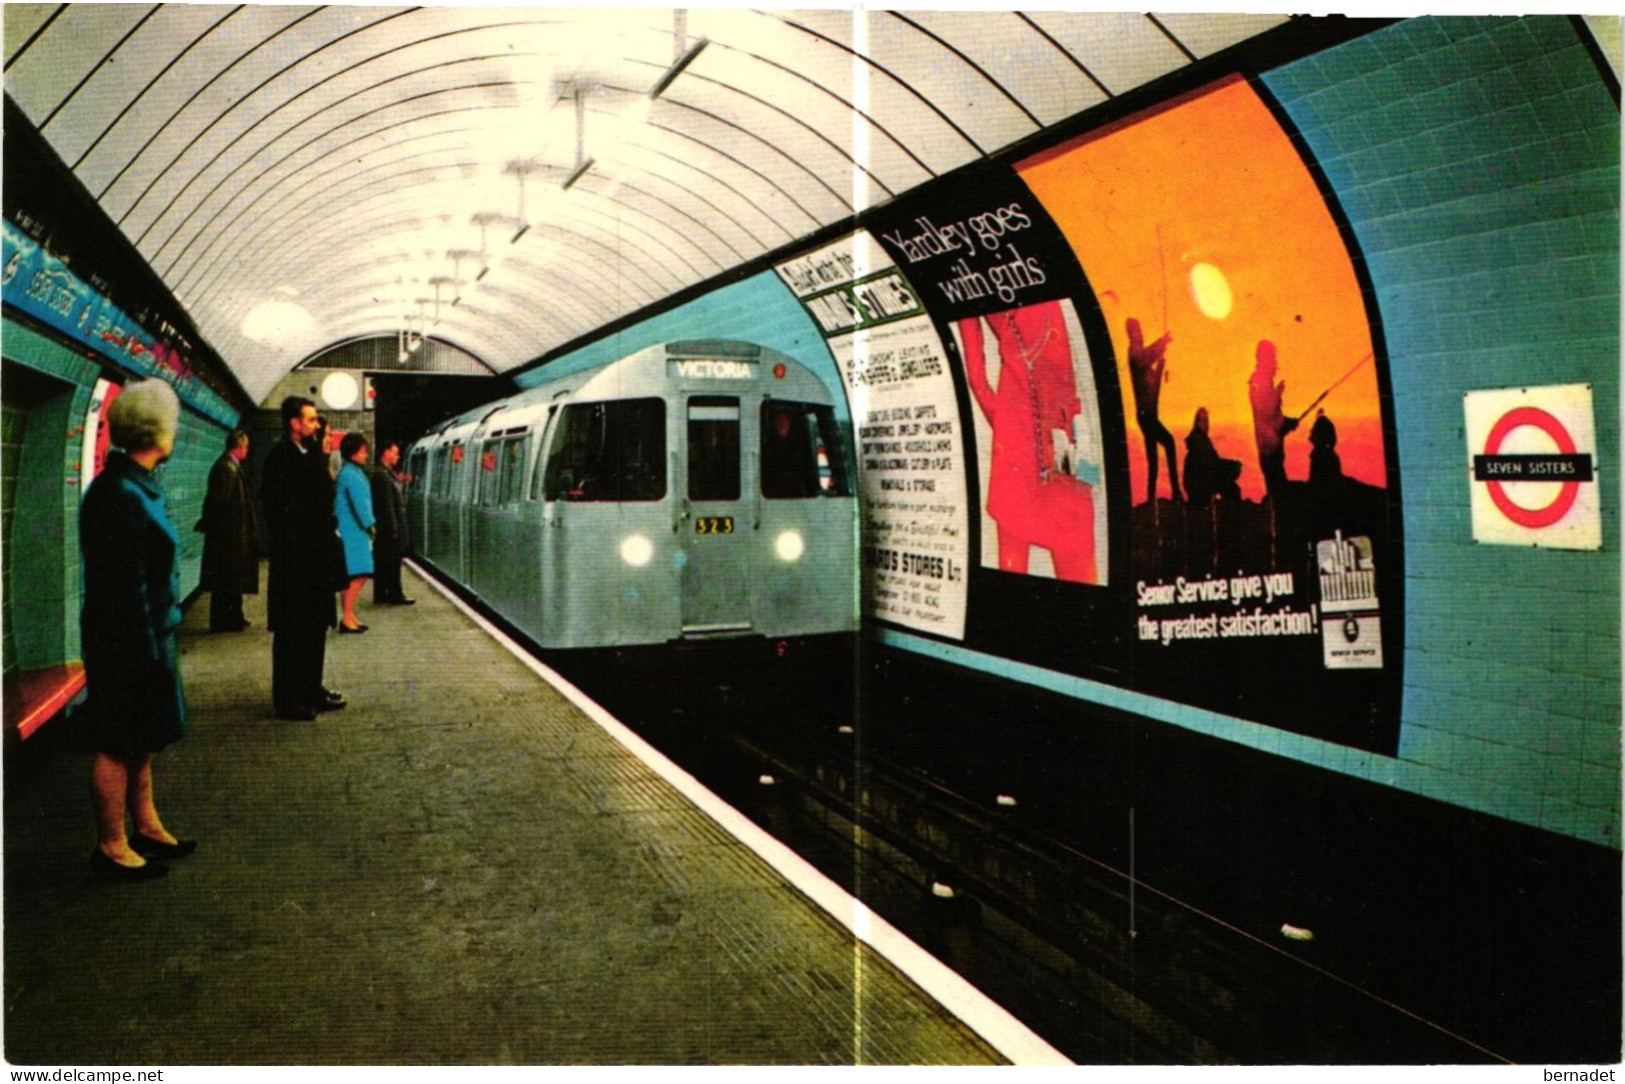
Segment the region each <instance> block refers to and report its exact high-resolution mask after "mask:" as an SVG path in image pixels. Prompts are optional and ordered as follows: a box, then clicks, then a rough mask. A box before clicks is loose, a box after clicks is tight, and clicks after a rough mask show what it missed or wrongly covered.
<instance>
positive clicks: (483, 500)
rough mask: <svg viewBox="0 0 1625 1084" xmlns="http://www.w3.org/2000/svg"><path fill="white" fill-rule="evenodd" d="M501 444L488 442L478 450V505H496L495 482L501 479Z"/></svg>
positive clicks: (492, 441)
mask: <svg viewBox="0 0 1625 1084" xmlns="http://www.w3.org/2000/svg"><path fill="white" fill-rule="evenodd" d="M501 460H502V443H501V442H500V441H495V440H488V441H486V442H485V445H484V447H483V448H482V449H481V450H480V473H479V479H480V481H479V494H478V503H480V504H484V505H492V504H495V503H497V481H498V479H500V478H501V477H502V466H501Z"/></svg>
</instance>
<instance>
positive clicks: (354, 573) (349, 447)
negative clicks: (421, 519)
mask: <svg viewBox="0 0 1625 1084" xmlns="http://www.w3.org/2000/svg"><path fill="white" fill-rule="evenodd" d="M367 452H368V446H367V438H366V437H364V436H362V435H361V434H360V433H346V434H345V435H344V440H343V441H342V442H341V443H340V444H339V455H340V456H342V457H343V459H344V466H342V467H340V468H339V477H338V485H337V486H336V487H335V489H334V492H333V515H334V517H335V518H337V519H338V523H339V538H340V539H342V540H343V541H344V568H345V572H346V574H347V575H348V576H349V582H348V583H347V584H345V587H344V593H343V595H342V598H343V600H344V616H343V617H341V618H339V633H340V634H341V635H342V634H344V633H357V632H366V631H367V626H366V625H363V624H362V623H361V621H360V619H359V618H357V617H356V615H355V604H356V600H357V599H359V598H360V597H361V589H362V588H363V587H365V586H366V585H367V581H368V580H369V579H371V578H372V539H373V535H374V534H376V533H377V531H378V520H377V518H376V517H375V516H374V515H373V512H372V484H371V483H370V482H368V481H367V469H366V468H367Z"/></svg>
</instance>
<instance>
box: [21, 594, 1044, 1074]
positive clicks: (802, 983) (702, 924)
mask: <svg viewBox="0 0 1625 1084" xmlns="http://www.w3.org/2000/svg"><path fill="white" fill-rule="evenodd" d="M411 587H412V589H413V590H412V593H413V594H415V595H416V596H417V598H418V600H419V602H418V605H416V606H412V607H370V606H369V603H368V602H367V601H366V600H363V603H362V606H363V610H362V613H363V620H364V621H366V622H367V623H368V624H369V626H370V631H369V633H368V634H367V635H364V636H344V637H340V636H338V635H336V634H335V635H330V638H329V642H328V648H327V663H326V684H327V685H328V686H329V687H330V688H334V689H337V690H340V691H342V692H343V693H344V694H345V696H346V697H347V698H348V701H349V704H348V707H347V708H346V709H344V710H342V711H337V712H331V713H327V714H323V715H321V716H319V717H318V718H317V719H316V720H315V721H314V722H284V721H279V720H277V719H275V718H273V716H272V713H271V699H270V637H269V635H268V634H267V633H266V632H265V629H264V612H263V595H261V596H258V597H252V596H251V597H250V598H249V599H248V600H247V601H248V603H249V609H248V616H249V618H250V619H251V621H252V622H253V624H252V625H251V627H250V628H249V629H248V630H246V631H245V632H242V633H237V634H211V633H209V632H208V631H207V630H206V618H207V613H206V611H207V606H206V604H205V605H196V604H194V605H193V606H192V607H191V609H190V612H189V613H188V616H187V620H186V624H185V626H184V627H183V629H182V631H181V634H180V640H181V649H182V652H183V661H182V673H183V679H184V681H185V685H186V690H187V698H188V704H189V713H190V724H189V731H188V733H187V735H186V737H185V739H184V740H182V741H181V742H180V743H179V744H177V745H175V746H172V747H171V748H170V749H168V750H166V751H165V752H163V753H162V754H160V755H159V756H158V758H157V760H156V762H155V773H154V777H155V786H156V792H157V796H158V802H159V808H160V810H161V811H162V813H163V815H164V817H165V821H166V824H167V825H168V826H169V827H170V828H171V829H172V830H173V831H174V832H176V834H177V835H180V836H182V837H186V838H196V839H198V840H199V841H200V845H199V848H198V850H197V852H196V853H195V854H193V855H191V856H189V857H187V858H185V859H182V860H177V861H174V862H172V863H170V873H169V875H168V876H167V877H164V878H162V879H159V880H155V881H150V882H141V883H106V882H99V881H95V880H93V879H92V878H91V876H90V872H89V867H88V865H87V859H88V855H89V851H90V849H91V846H92V844H93V842H94V830H93V827H92V820H91V815H90V808H89V801H88V785H87V776H88V763H89V757H88V756H87V755H85V754H83V753H74V752H71V751H69V748H68V743H67V742H66V737H67V735H66V734H65V733H62V734H59V735H57V736H55V737H54V738H48V739H47V742H42V743H40V746H47V747H48V743H49V742H52V741H54V743H55V744H56V745H58V746H61V748H57V749H52V750H50V751H49V752H33V753H31V754H29V755H23V754H18V753H16V751H15V750H13V754H14V755H13V756H12V757H11V760H12V764H11V765H8V767H11V768H12V771H11V772H10V773H9V774H8V778H7V780H6V783H7V786H6V800H5V821H4V829H5V841H4V846H5V998H6V1009H5V1057H6V1060H7V1061H8V1062H9V1063H11V1064H12V1065H63V1064H77V1065H127V1066H139V1065H149V1066H150V1065H227V1066H230V1065H244V1066H253V1065H290V1064H301V1065H505V1064H517V1065H526V1064H530V1065H535V1064H548V1065H685V1064H705V1065H730V1064H732V1065H739V1064H752V1065H856V1064H866V1065H992V1064H1003V1063H1008V1062H1015V1063H1018V1064H1020V1063H1049V1064H1054V1063H1064V1061H1065V1059H1064V1058H1062V1057H1061V1056H1060V1055H1059V1054H1057V1053H1056V1051H1055V1050H1054V1049H1053V1048H1052V1047H1050V1046H1049V1045H1048V1044H1047V1043H1045V1042H1044V1041H1043V1040H1041V1039H1039V1038H1038V1037H1037V1036H1035V1035H1033V1034H1032V1033H1031V1032H1030V1031H1029V1030H1028V1029H1026V1028H1025V1027H1024V1026H1023V1025H1021V1024H1020V1023H1019V1022H1018V1021H1016V1020H1015V1019H1014V1018H1013V1017H1010V1016H1009V1014H1007V1013H1005V1012H1004V1011H1003V1010H1002V1009H1000V1008H999V1007H998V1006H997V1005H994V1004H993V1003H991V1002H990V1001H988V999H986V998H985V997H983V996H982V995H981V994H980V993H979V992H977V991H976V990H975V989H974V988H972V987H970V986H969V985H968V984H966V983H965V982H964V981H963V980H962V979H960V978H959V977H958V976H957V975H955V974H953V973H952V972H951V971H949V970H948V969H947V968H945V967H944V966H943V965H941V964H940V963H938V962H937V961H936V960H935V959H934V958H932V957H931V956H929V955H927V954H926V953H924V952H923V951H922V950H920V949H919V948H918V947H917V946H916V945H914V944H913V943H912V942H910V941H908V939H907V938H905V937H903V936H902V935H901V934H899V933H897V932H896V931H895V930H893V929H892V928H890V927H889V926H888V925H887V924H886V923H885V922H884V921H882V920H881V919H880V918H879V917H878V916H873V915H871V914H869V913H868V912H867V911H866V910H865V909H863V908H862V907H861V905H859V904H856V903H854V901H853V900H852V899H851V897H849V896H847V895H846V894H845V893H844V892H843V891H842V890H841V889H840V888H838V887H837V886H835V885H834V883H833V882H830V881H828V880H827V879H824V878H823V877H822V876H821V875H819V874H818V873H816V872H815V871H813V870H812V868H811V867H810V866H808V865H807V864H806V863H805V862H802V861H801V860H800V859H799V858H797V857H796V856H795V855H794V854H793V853H791V852H790V851H789V850H788V849H786V848H784V847H783V846H782V845H780V844H778V843H777V841H775V840H773V839H772V838H771V837H769V836H767V835H766V833H764V832H762V831H761V830H760V829H759V828H757V827H756V826H755V825H754V824H753V823H751V822H750V821H748V820H747V819H746V818H744V817H743V816H742V815H740V814H738V813H737V812H735V811H734V810H732V809H730V808H729V807H727V806H726V805H723V804H722V803H721V802H720V801H718V800H717V799H716V798H715V797H714V796H712V795H711V794H710V793H709V792H708V791H706V790H705V789H704V788H703V787H702V786H700V785H699V784H697V783H696V782H695V781H694V780H693V779H692V777H689V776H688V775H687V774H686V773H685V772H684V771H683V770H682V769H681V768H677V767H675V766H674V765H672V764H671V763H670V762H669V761H667V760H665V758H664V757H663V756H662V755H661V754H660V753H658V752H656V751H654V750H653V749H651V748H649V747H648V746H647V745H646V744H644V743H643V742H642V740H641V739H640V738H638V737H637V736H636V735H634V734H632V733H631V732H630V731H628V730H626V729H625V728H624V727H622V726H620V724H619V723H618V722H616V721H615V720H614V719H612V718H610V717H609V716H608V715H607V713H605V712H603V710H602V709H600V708H598V707H597V706H596V705H595V704H593V703H592V702H591V701H590V700H588V699H586V698H585V697H584V696H583V695H582V694H580V693H579V692H577V691H576V690H574V689H573V688H572V687H570V686H569V685H568V683H566V682H564V681H563V680H562V679H559V678H558V677H557V675H554V674H552V673H551V671H548V670H547V669H546V668H545V667H543V666H541V665H540V664H537V663H535V662H532V661H528V660H527V659H525V658H523V657H522V656H521V655H520V654H518V653H516V652H515V651H512V650H510V649H509V642H507V641H506V638H505V637H503V636H502V634H501V633H500V632H499V631H497V630H495V629H492V628H490V627H489V626H487V625H485V624H484V623H483V622H482V621H481V620H479V619H478V618H477V617H475V616H474V615H472V614H471V613H469V612H468V611H467V610H466V609H465V608H464V607H463V606H462V605H461V604H460V603H458V602H456V601H454V600H452V599H451V598H449V597H448V596H444V595H442V594H440V593H438V592H437V591H436V590H434V589H433V588H432V587H431V585H430V584H428V583H426V582H422V581H416V582H413V583H412V584H411ZM51 725H53V726H64V723H63V721H62V720H61V719H58V720H56V721H55V722H54V723H53V724H51ZM66 725H67V726H69V727H71V723H69V724H66ZM30 744H32V742H31V743H30ZM36 748H38V747H36Z"/></svg>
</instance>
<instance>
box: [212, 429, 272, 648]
mask: <svg viewBox="0 0 1625 1084" xmlns="http://www.w3.org/2000/svg"><path fill="white" fill-rule="evenodd" d="M247 458H248V434H247V433H245V432H243V431H242V430H241V429H233V430H232V431H231V432H230V433H229V434H227V435H226V451H225V454H224V455H222V456H221V457H220V458H219V459H217V460H215V463H214V466H213V467H212V468H210V470H209V489H208V493H207V494H206V495H205V496H204V498H203V518H202V519H200V520H198V525H197V529H198V530H200V531H202V532H203V579H202V587H203V589H204V590H205V591H208V592H209V631H210V632H241V631H242V630H243V629H246V628H247V627H248V619H247V618H246V617H244V616H243V596H244V595H257V594H259V593H260V548H259V538H258V535H257V534H256V533H255V530H254V502H253V500H252V499H251V498H250V497H249V493H248V477H247V475H246V474H245V473H244V472H243V461H244V460H246V459H247Z"/></svg>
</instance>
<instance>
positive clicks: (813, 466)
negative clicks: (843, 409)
mask: <svg viewBox="0 0 1625 1084" xmlns="http://www.w3.org/2000/svg"><path fill="white" fill-rule="evenodd" d="M761 464H762V496H764V497H767V498H769V499H771V500H795V499H800V498H805V497H817V496H828V497H845V496H849V495H850V490H849V489H848V487H847V482H846V471H845V469H844V466H843V464H844V457H843V456H842V455H841V454H840V443H839V436H838V433H837V431H836V428H835V412H834V410H833V409H831V408H830V407H828V406H825V405H822V404H819V403H794V402H788V401H785V400H776V399H769V400H767V401H766V402H764V403H762V457H761Z"/></svg>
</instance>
